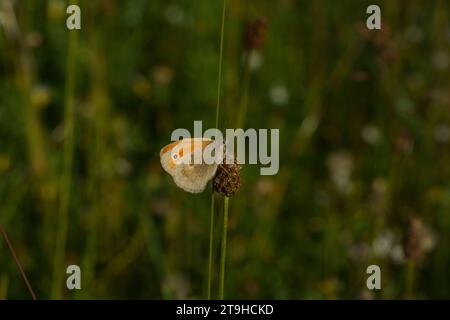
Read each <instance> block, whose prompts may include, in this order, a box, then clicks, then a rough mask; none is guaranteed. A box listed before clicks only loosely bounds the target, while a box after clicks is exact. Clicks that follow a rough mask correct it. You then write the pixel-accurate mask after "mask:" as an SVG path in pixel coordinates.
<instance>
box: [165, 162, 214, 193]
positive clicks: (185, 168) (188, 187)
mask: <svg viewBox="0 0 450 320" xmlns="http://www.w3.org/2000/svg"><path fill="white" fill-rule="evenodd" d="M216 171H217V165H216V164H212V165H207V164H195V165H188V164H182V165H180V166H178V167H177V173H176V174H174V175H173V180H174V181H175V184H176V185H177V186H178V187H180V188H181V189H183V190H185V191H187V192H191V193H200V192H203V191H204V190H205V188H206V185H207V184H208V181H209V180H211V179H212V178H213V177H214V175H215V174H216Z"/></svg>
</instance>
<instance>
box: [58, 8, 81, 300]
mask: <svg viewBox="0 0 450 320" xmlns="http://www.w3.org/2000/svg"><path fill="white" fill-rule="evenodd" d="M74 4H77V2H74ZM78 33H79V31H77V30H72V31H70V32H69V42H68V48H67V61H66V85H65V89H64V91H65V100H64V151H63V168H62V174H61V181H60V189H59V210H58V216H57V219H58V220H57V229H56V239H55V241H56V242H55V245H56V248H55V255H54V262H53V280H52V291H51V297H52V298H53V299H60V298H61V288H62V283H63V272H64V270H65V268H64V260H65V252H66V241H67V231H68V224H69V204H70V194H71V187H72V164H73V152H74V124H75V116H74V104H75V76H76V57H77V47H78Z"/></svg>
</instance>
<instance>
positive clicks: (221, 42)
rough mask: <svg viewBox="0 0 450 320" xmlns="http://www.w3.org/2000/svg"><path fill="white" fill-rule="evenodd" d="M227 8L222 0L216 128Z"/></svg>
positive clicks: (225, 2) (225, 0) (217, 126)
mask: <svg viewBox="0 0 450 320" xmlns="http://www.w3.org/2000/svg"><path fill="white" fill-rule="evenodd" d="M226 9H227V0H223V9H222V26H221V30H220V51H219V75H218V78H217V103H216V128H217V129H218V128H219V113H220V92H221V89H222V64H223V63H222V62H223V38H224V34H225V14H226Z"/></svg>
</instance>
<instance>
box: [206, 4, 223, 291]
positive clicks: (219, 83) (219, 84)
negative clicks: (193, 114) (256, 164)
mask: <svg viewBox="0 0 450 320" xmlns="http://www.w3.org/2000/svg"><path fill="white" fill-rule="evenodd" d="M226 8H227V1H226V0H223V5H222V23H221V28H220V48H219V68H218V69H219V72H218V76H217V101H216V121H215V128H216V129H219V115H220V94H221V89H222V65H223V43H224V34H225V17H226ZM214 197H215V192H214V189H213V190H212V194H211V210H210V232H209V259H208V292H207V298H208V299H211V285H212V284H211V278H212V264H213V244H214Z"/></svg>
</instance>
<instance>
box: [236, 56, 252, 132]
mask: <svg viewBox="0 0 450 320" xmlns="http://www.w3.org/2000/svg"><path fill="white" fill-rule="evenodd" d="M250 54H251V51H248V52H246V54H245V59H244V70H243V74H242V92H241V99H240V104H239V113H238V118H237V120H236V128H242V127H243V126H244V124H245V117H246V115H247V106H248V90H249V85H250V75H251V72H250V64H249V60H250Z"/></svg>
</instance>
